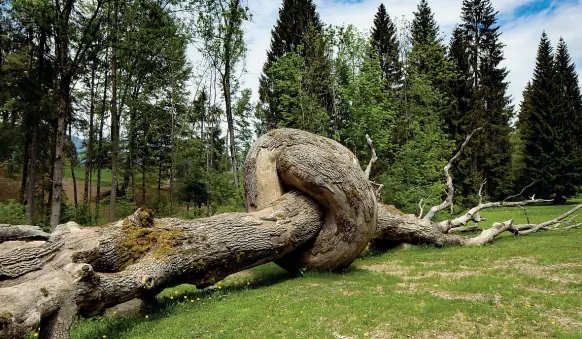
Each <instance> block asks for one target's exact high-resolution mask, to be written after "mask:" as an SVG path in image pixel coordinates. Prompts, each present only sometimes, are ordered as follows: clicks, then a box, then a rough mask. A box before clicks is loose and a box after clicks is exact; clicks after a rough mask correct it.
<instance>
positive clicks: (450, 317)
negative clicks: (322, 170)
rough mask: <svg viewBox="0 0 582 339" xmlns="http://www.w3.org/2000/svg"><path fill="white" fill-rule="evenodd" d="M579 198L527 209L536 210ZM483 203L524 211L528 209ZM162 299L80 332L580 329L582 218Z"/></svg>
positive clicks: (549, 334)
mask: <svg viewBox="0 0 582 339" xmlns="http://www.w3.org/2000/svg"><path fill="white" fill-rule="evenodd" d="M571 207H572V206H571V205H570V206H551V205H548V206H534V207H529V208H528V214H529V215H530V218H531V221H532V222H538V221H543V220H548V219H551V218H554V217H556V216H558V215H559V214H561V213H563V212H564V211H566V210H568V209H569V208H571ZM482 215H483V216H484V217H487V218H489V220H490V222H491V221H492V220H494V219H495V220H498V221H502V220H507V219H511V218H515V219H516V221H517V222H524V221H525V220H524V219H520V218H523V211H522V210H521V209H498V210H494V211H487V212H486V213H483V214H482ZM578 220H580V221H582V220H581V218H578ZM184 296H186V298H184ZM198 299H199V300H198ZM158 302H159V305H158V309H157V311H153V312H151V313H149V314H147V315H146V314H143V315H140V316H135V317H126V318H122V317H117V316H114V317H111V318H109V317H107V318H105V317H100V318H93V319H81V320H78V321H76V322H75V324H74V326H73V329H72V338H77V339H89V338H103V336H106V337H107V338H124V339H129V338H136V339H137V338H340V337H342V336H343V338H348V337H349V338H406V337H413V338H506V337H509V338H582V229H573V230H559V231H546V232H540V233H537V234H533V235H529V236H524V237H513V236H512V235H511V234H509V235H508V236H505V237H502V238H500V239H499V240H498V241H496V242H495V243H494V244H493V245H489V246H485V247H480V248H467V247H446V248H434V247H431V246H419V247H402V248H399V249H396V250H393V251H390V252H388V253H384V254H373V253H369V252H367V253H364V254H363V255H362V257H361V258H360V259H358V260H357V261H356V262H355V263H354V264H353V265H352V266H351V268H350V269H349V270H348V271H346V272H344V273H343V274H334V273H317V272H307V273H306V274H305V275H304V276H299V277H297V276H293V275H290V274H288V273H286V272H285V271H283V270H282V269H280V268H278V267H277V266H276V265H274V264H268V265H264V266H260V267H257V268H254V269H251V270H249V271H246V272H243V273H239V274H236V275H233V276H231V277H228V278H227V279H225V280H224V281H223V282H221V284H220V285H218V284H217V285H215V286H213V287H209V288H207V289H205V290H196V289H195V288H194V287H193V286H190V285H181V286H177V287H175V288H171V289H167V290H165V291H164V292H163V293H161V294H160V295H159V296H158ZM146 316H147V318H146Z"/></svg>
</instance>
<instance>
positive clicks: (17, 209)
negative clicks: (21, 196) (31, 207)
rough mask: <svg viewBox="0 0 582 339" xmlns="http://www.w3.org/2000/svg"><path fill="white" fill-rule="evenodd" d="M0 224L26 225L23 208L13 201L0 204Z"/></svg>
mask: <svg viewBox="0 0 582 339" xmlns="http://www.w3.org/2000/svg"><path fill="white" fill-rule="evenodd" d="M0 224H12V225H21V224H26V214H25V206H24V205H21V204H19V203H17V202H16V201H14V200H9V201H8V204H3V203H2V202H0Z"/></svg>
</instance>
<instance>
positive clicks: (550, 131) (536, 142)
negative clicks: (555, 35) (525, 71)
mask: <svg viewBox="0 0 582 339" xmlns="http://www.w3.org/2000/svg"><path fill="white" fill-rule="evenodd" d="M581 102H582V97H581V95H580V87H579V84H578V77H577V74H576V71H575V65H574V64H573V63H572V62H571V60H570V56H569V54H568V50H567V46H566V44H565V42H564V41H563V40H560V42H559V44H558V49H557V52H556V54H555V55H554V53H553V49H552V46H551V43H550V41H549V39H548V37H547V35H546V34H545V32H544V33H543V34H542V37H541V40H540V44H539V47H538V54H537V59H536V67H535V70H534V76H533V80H532V81H531V83H529V84H528V86H527V87H526V89H525V90H524V95H523V101H522V104H521V110H520V114H519V125H518V126H519V129H520V136H521V139H522V142H523V144H524V151H523V160H522V161H523V164H522V166H521V173H520V179H521V182H522V183H526V182H528V183H530V182H534V183H535V184H534V185H533V186H532V187H530V188H529V189H528V192H527V193H528V194H536V195H537V196H538V197H543V198H550V197H553V198H554V199H555V201H556V202H558V203H562V202H564V201H565V200H566V199H565V198H566V197H568V196H572V195H574V194H575V192H576V190H577V185H580V184H581V183H582V175H581V174H580V171H581V170H582V156H581V155H580V150H582V144H581V143H580V135H579V134H580V131H581V129H580V127H579V126H580V125H579V122H580V121H581V120H580V116H581V115H582V113H581V112H582V108H581V105H580V103H581Z"/></svg>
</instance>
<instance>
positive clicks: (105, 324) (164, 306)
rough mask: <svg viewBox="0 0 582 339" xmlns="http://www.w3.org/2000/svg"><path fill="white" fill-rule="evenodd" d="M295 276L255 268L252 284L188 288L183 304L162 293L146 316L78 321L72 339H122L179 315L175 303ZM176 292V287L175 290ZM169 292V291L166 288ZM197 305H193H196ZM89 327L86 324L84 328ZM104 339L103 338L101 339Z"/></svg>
mask: <svg viewBox="0 0 582 339" xmlns="http://www.w3.org/2000/svg"><path fill="white" fill-rule="evenodd" d="M298 276H299V275H298V274H293V273H289V272H286V271H284V270H282V269H277V267H275V266H274V267H272V268H270V267H269V268H267V269H265V268H259V269H257V270H256V271H253V275H252V281H237V282H235V283H234V284H232V285H231V284H229V285H227V286H224V287H223V288H221V289H218V288H216V287H209V288H205V289H202V290H194V288H195V287H194V286H193V285H190V286H191V288H192V290H190V291H186V292H185V293H184V292H183V291H182V293H179V298H184V296H186V297H187V298H184V300H187V301H182V300H179V301H178V300H172V299H170V298H169V297H167V296H162V295H161V294H164V292H162V293H160V295H158V296H157V302H155V303H153V304H149V305H148V306H147V307H148V311H147V314H145V313H144V314H140V315H135V316H127V317H115V316H114V317H95V318H89V319H84V320H81V322H82V323H85V324H83V326H80V328H79V329H78V330H77V331H74V332H77V333H75V334H74V335H73V336H71V337H72V338H76V339H94V338H101V337H103V338H105V337H106V338H118V337H122V336H123V334H124V333H126V332H128V331H131V330H132V329H133V328H134V327H136V326H138V325H141V324H143V322H144V320H145V319H146V318H145V317H146V316H147V319H148V320H149V321H153V322H155V321H156V320H157V319H162V318H165V317H167V316H170V315H171V314H172V313H173V312H176V311H182V310H183V309H178V308H176V306H177V304H179V303H184V304H185V303H186V302H188V303H190V300H197V299H198V298H200V299H198V300H204V299H205V300H209V299H215V298H220V297H224V296H225V295H227V294H229V293H240V292H243V291H246V290H253V289H258V288H263V287H267V286H271V285H275V284H279V283H282V282H285V281H287V280H291V279H295V278H297V277H298ZM176 288H178V287H176ZM168 289H172V287H168ZM198 303H199V302H198V301H197V302H196V303H193V305H197V304H198ZM87 323H89V324H87ZM104 336H105V337H104Z"/></svg>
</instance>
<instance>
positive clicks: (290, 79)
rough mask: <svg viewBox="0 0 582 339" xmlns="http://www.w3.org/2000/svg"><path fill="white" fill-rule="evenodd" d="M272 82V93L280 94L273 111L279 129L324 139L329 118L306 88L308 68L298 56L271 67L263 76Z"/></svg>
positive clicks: (315, 97)
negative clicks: (289, 128) (282, 128)
mask: <svg viewBox="0 0 582 339" xmlns="http://www.w3.org/2000/svg"><path fill="white" fill-rule="evenodd" d="M265 74H267V75H268V76H270V77H271V78H272V79H273V80H272V88H273V91H274V92H275V93H280V95H279V97H278V99H277V106H276V110H277V112H279V113H280V116H281V120H280V121H279V122H278V123H277V126H278V127H291V128H298V129H302V130H306V131H310V132H313V133H317V134H321V135H326V134H327V126H328V125H329V118H328V115H327V112H326V111H325V110H324V109H323V107H321V106H320V105H319V103H318V99H317V96H316V95H315V93H313V92H312V91H310V88H309V87H308V86H309V85H308V83H307V82H309V81H312V80H314V79H313V78H310V73H309V71H308V65H307V63H306V60H305V58H303V57H302V56H301V47H299V52H289V53H287V54H285V55H283V56H282V57H280V58H279V59H278V60H277V61H276V62H274V63H272V64H271V66H270V67H269V68H268V69H267V71H266V73H265Z"/></svg>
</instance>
